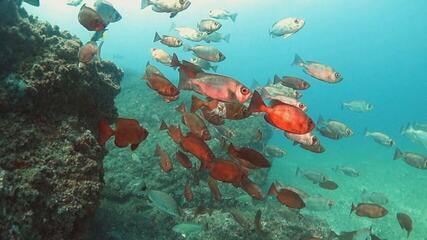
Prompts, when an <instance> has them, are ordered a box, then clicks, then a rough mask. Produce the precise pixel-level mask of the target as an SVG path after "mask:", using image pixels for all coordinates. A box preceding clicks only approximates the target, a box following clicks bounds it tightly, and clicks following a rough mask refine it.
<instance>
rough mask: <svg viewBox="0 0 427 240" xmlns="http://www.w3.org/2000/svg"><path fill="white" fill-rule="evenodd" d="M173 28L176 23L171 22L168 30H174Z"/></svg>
mask: <svg viewBox="0 0 427 240" xmlns="http://www.w3.org/2000/svg"><path fill="white" fill-rule="evenodd" d="M175 28H176V24H175V22H172V23H171V25H170V27H169V32H170V31H172V30H174V29H175Z"/></svg>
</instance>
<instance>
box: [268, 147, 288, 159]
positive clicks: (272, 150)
mask: <svg viewBox="0 0 427 240" xmlns="http://www.w3.org/2000/svg"><path fill="white" fill-rule="evenodd" d="M264 153H265V155H266V156H267V157H273V158H280V157H283V156H285V154H286V151H285V150H283V149H281V148H278V147H276V146H270V145H267V146H266V147H265V148H264Z"/></svg>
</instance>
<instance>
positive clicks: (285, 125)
mask: <svg viewBox="0 0 427 240" xmlns="http://www.w3.org/2000/svg"><path fill="white" fill-rule="evenodd" d="M249 111H250V112H265V113H266V115H265V117H264V118H265V120H266V121H267V122H268V123H270V124H271V125H273V126H275V127H276V128H279V129H281V130H283V131H286V132H289V133H295V134H305V133H308V132H311V130H313V128H314V127H315V124H314V122H313V120H311V118H310V117H308V116H307V115H306V114H305V112H303V111H302V110H301V109H299V108H297V107H295V106H292V105H288V104H284V103H276V104H275V105H272V106H271V107H268V106H267V105H266V104H265V103H264V101H263V100H262V97H261V95H260V94H259V93H258V92H257V91H255V92H254V94H253V97H252V100H251V103H250V104H249Z"/></svg>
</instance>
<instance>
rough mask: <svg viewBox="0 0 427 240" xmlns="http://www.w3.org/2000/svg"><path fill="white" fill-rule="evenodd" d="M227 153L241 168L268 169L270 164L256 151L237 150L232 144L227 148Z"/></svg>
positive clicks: (248, 149) (247, 149)
mask: <svg viewBox="0 0 427 240" xmlns="http://www.w3.org/2000/svg"><path fill="white" fill-rule="evenodd" d="M228 153H229V154H230V155H231V156H232V157H233V158H234V159H236V160H238V161H239V162H240V163H241V164H242V165H243V166H245V167H246V168H250V169H257V168H269V167H271V164H270V162H269V161H268V160H267V159H266V158H265V157H264V156H263V155H262V154H261V153H259V152H258V151H256V150H254V149H251V148H247V147H242V148H239V149H237V148H236V147H234V145H233V144H230V145H229V146H228Z"/></svg>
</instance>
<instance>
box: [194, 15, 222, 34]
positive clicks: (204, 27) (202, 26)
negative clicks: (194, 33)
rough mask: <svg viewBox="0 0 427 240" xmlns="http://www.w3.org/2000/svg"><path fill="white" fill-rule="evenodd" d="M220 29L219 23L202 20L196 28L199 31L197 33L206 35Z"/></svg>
mask: <svg viewBox="0 0 427 240" xmlns="http://www.w3.org/2000/svg"><path fill="white" fill-rule="evenodd" d="M221 27H222V24H221V23H219V22H217V21H215V20H212V19H203V20H201V21H200V22H199V23H198V24H197V28H198V29H199V31H201V32H207V33H208V34H211V33H213V32H215V31H217V30H219V29H220V28H221Z"/></svg>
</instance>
